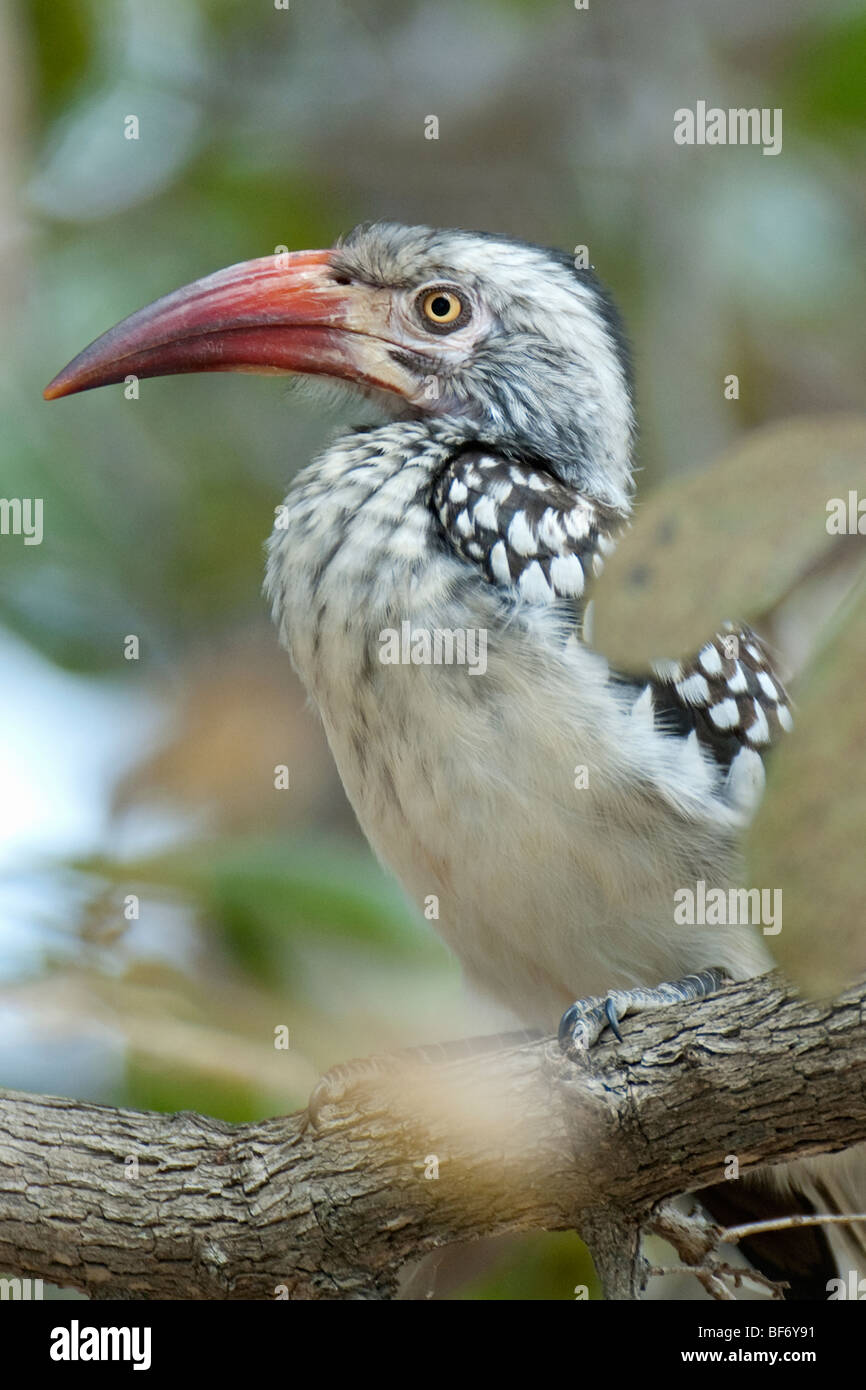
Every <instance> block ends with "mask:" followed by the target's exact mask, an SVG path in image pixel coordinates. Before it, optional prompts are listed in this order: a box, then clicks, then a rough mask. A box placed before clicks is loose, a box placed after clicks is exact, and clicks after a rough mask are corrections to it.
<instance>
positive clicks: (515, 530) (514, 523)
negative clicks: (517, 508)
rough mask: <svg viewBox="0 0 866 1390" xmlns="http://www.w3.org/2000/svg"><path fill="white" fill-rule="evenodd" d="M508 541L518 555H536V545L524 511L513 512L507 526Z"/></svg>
mask: <svg viewBox="0 0 866 1390" xmlns="http://www.w3.org/2000/svg"><path fill="white" fill-rule="evenodd" d="M508 543H509V545H510V546H511V549H512V550H515V551H516V552H517V554H518V555H537V554H538V545H537V542H536V540H535V537H534V536H533V534H532V532H531V531H530V529H529V524H528V522H527V520H526V513H525V512H515V513H514V516H513V517H512V519H511V524H510V526H509V527H508Z"/></svg>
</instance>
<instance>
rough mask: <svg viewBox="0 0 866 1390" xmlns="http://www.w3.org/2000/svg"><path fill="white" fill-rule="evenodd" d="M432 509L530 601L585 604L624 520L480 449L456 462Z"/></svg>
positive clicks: (462, 548) (494, 578) (469, 553)
mask: <svg viewBox="0 0 866 1390" xmlns="http://www.w3.org/2000/svg"><path fill="white" fill-rule="evenodd" d="M433 506H434V509H435V511H436V513H437V515H438V517H439V520H440V522H441V524H442V527H443V529H444V531H445V533H446V535H447V536H448V539H449V541H450V543H451V545H452V546H453V547H454V549H455V550H456V551H457V552H458V553H459V554H460V555H462V556H463V557H464V558H465V559H466V560H468V561H470V562H471V563H472V564H473V565H476V566H477V567H478V568H479V569H480V570H481V572H482V574H483V575H484V577H485V578H486V579H488V580H489V581H490V582H491V583H492V584H495V585H497V586H498V587H500V588H502V589H505V590H509V591H511V592H513V593H514V594H515V595H516V596H518V597H520V598H523V599H526V600H527V601H528V602H530V603H552V602H554V601H555V600H557V599H570V600H573V601H574V602H575V603H577V604H580V603H581V601H582V600H583V599H584V595H585V593H586V589H587V587H588V583H589V581H590V579H592V578H593V576H595V575H597V574H598V573H599V571H600V570H601V567H602V564H603V562H604V556H605V554H607V553H608V552H609V551H610V550H611V549H612V548H613V544H614V536H615V533H616V531H617V530H618V529H620V528H621V527H622V525H623V523H624V520H625V518H624V517H622V516H620V515H619V514H618V513H616V512H613V511H611V510H609V509H606V508H604V507H601V506H599V505H598V504H597V503H595V502H593V501H591V500H590V499H589V498H587V497H583V496H581V495H580V494H578V493H575V492H573V491H571V490H570V489H569V488H567V487H566V486H565V485H564V484H563V483H560V482H558V481H557V479H555V478H553V477H552V476H551V475H550V474H549V473H544V472H542V471H541V469H538V468H533V467H532V465H530V464H526V463H518V462H512V461H510V460H508V459H504V458H501V457H499V456H498V455H496V454H491V453H485V452H483V451H481V450H472V451H465V452H463V453H460V454H458V455H457V456H456V457H455V458H453V459H452V460H450V462H449V463H448V466H447V467H446V469H445V470H444V472H443V473H442V474H441V476H440V477H439V479H438V481H437V483H436V487H435V489H434V493H433Z"/></svg>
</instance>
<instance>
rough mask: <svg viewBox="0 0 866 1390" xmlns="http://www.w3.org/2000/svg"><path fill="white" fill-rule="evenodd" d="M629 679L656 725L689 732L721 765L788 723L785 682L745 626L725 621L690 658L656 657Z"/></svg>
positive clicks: (760, 747)
mask: <svg viewBox="0 0 866 1390" xmlns="http://www.w3.org/2000/svg"><path fill="white" fill-rule="evenodd" d="M629 684H630V685H633V686H635V687H636V688H637V690H638V699H641V698H643V699H650V700H651V701H652V710H653V717H654V720H655V722H656V724H657V725H658V727H659V729H660V730H661V731H663V732H665V733H673V734H680V735H682V736H688V735H689V734H691V733H692V732H694V733H695V734H696V735H697V739H698V742H699V743H700V744H701V745H702V747H704V748H706V749H708V750H709V751H710V752H711V753H712V755H713V757H714V758H715V760H716V762H717V763H718V764H719V765H720V766H721V767H722V768H730V767H731V765H732V764H733V762H734V759H735V758H736V757H737V755H738V754H739V753H741V752H742V751H743V750H747V752H749V753H753V754H757V755H759V756H760V755H762V754H763V753H764V752H766V750H767V749H768V748H769V747H770V745H771V744H773V743H775V742H776V741H777V740H778V738H779V736H780V735H781V734H782V733H783V732H788V731H789V730H790V729H791V728H792V726H793V720H792V717H791V707H790V703H789V700H788V696H787V693H786V691H785V687H784V686H783V685H782V682H781V681H780V679H779V677H778V676H777V675H776V673H775V671H774V670H773V665H772V662H771V659H770V656H769V653H768V652H767V649H766V647H765V646H764V644H763V642H762V641H761V640H760V638H759V637H757V636H756V635H755V633H754V632H752V630H751V628H748V627H739V628H735V627H734V626H733V625H728V626H727V627H726V630H725V631H723V632H720V633H717V634H716V636H715V637H714V638H713V639H712V641H711V642H707V644H706V645H705V646H704V647H702V648H701V650H700V651H699V652H698V654H697V656H695V657H693V658H692V660H691V661H685V662H670V663H660V664H658V665H657V666H656V669H655V674H654V675H653V676H652V677H651V678H650V679H649V681H639V682H638V681H633V680H631V679H629ZM647 691H649V695H647Z"/></svg>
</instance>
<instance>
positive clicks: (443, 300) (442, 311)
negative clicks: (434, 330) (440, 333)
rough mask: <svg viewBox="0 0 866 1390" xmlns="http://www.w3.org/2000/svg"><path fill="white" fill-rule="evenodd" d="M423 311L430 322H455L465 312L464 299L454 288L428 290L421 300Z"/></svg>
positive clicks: (441, 324) (440, 323)
mask: <svg viewBox="0 0 866 1390" xmlns="http://www.w3.org/2000/svg"><path fill="white" fill-rule="evenodd" d="M421 312H422V313H423V315H424V317H425V318H426V319H427V320H429V322H430V323H435V324H438V325H440V326H443V325H447V324H451V323H454V322H455V321H456V320H457V319H459V318H460V315H461V314H462V313H463V301H462V299H461V298H460V296H459V295H456V294H455V293H454V291H453V290H428V291H427V293H426V294H425V295H424V297H423V299H422V300H421Z"/></svg>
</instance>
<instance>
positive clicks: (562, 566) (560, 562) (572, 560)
mask: <svg viewBox="0 0 866 1390" xmlns="http://www.w3.org/2000/svg"><path fill="white" fill-rule="evenodd" d="M550 581H551V583H552V584H553V587H554V589H555V590H556V592H557V593H558V594H562V595H564V596H565V597H567V598H579V597H580V595H581V594H582V593H583V565H582V564H581V563H580V560H579V559H578V557H577V556H576V555H557V556H556V558H555V559H554V560H551V562H550Z"/></svg>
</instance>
